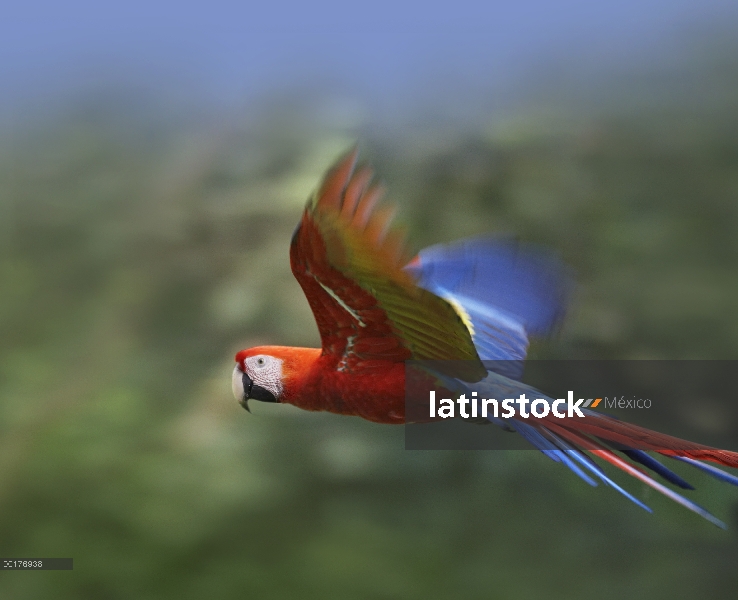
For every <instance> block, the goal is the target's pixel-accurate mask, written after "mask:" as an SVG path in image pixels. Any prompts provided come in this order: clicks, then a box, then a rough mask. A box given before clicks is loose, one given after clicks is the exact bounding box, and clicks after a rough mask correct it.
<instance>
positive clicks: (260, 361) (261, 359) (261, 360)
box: [256, 356, 266, 367]
mask: <svg viewBox="0 0 738 600" xmlns="http://www.w3.org/2000/svg"><path fill="white" fill-rule="evenodd" d="M265 364H266V360H264V357H263V356H260V357H259V358H257V359H256V366H257V367H263V366H264V365H265Z"/></svg>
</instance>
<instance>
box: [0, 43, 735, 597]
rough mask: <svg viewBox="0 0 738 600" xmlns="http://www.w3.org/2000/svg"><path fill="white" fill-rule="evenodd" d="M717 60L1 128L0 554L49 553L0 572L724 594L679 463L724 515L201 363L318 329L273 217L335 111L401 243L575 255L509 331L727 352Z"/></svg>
mask: <svg viewBox="0 0 738 600" xmlns="http://www.w3.org/2000/svg"><path fill="white" fill-rule="evenodd" d="M735 56H736V53H735V52H733V51H732V50H730V51H728V50H725V49H722V50H720V49H717V50H714V49H713V51H711V52H708V53H703V54H699V55H695V56H694V57H692V58H691V59H690V61H688V62H687V63H686V64H681V65H680V66H679V68H678V69H671V70H670V69H665V68H664V69H662V70H658V71H657V72H655V73H654V72H653V71H648V72H646V73H642V74H641V75H632V74H631V75H624V74H619V75H618V74H611V75H609V76H608V78H606V79H607V80H605V81H601V82H599V83H598V86H597V90H598V94H599V95H598V96H597V97H594V98H590V99H584V98H582V97H579V98H577V99H576V101H575V100H574V99H573V98H572V97H570V96H568V95H567V93H566V91H565V90H566V85H564V84H562V85H553V84H540V85H538V86H534V88H533V89H530V90H529V91H528V94H527V96H524V97H522V99H521V101H520V102H519V103H518V104H515V105H514V106H513V107H512V108H510V109H508V110H507V111H505V112H504V113H503V114H500V113H495V115H494V116H491V115H488V114H487V113H485V111H483V110H481V111H479V112H478V113H475V114H473V115H465V116H464V117H463V118H451V117H443V118H442V117H439V116H438V115H433V114H418V115H416V118H414V119H405V120H402V121H401V122H399V123H398V122H392V121H382V120H381V119H378V118H377V117H376V115H373V114H372V113H371V111H363V110H362V107H361V105H353V104H336V103H333V104H331V102H332V101H331V100H330V99H328V98H326V97H323V96H321V95H319V94H318V95H316V94H314V93H313V92H312V90H311V89H302V88H299V87H297V88H295V89H292V90H290V91H289V93H283V94H276V95H275V96H273V97H265V98H263V99H262V101H261V102H258V103H251V104H249V105H247V106H243V107H241V108H239V109H232V110H230V111H228V112H226V113H224V112H218V113H209V112H208V111H197V110H194V109H193V110H192V111H189V109H186V108H183V107H182V106H177V107H175V108H172V106H170V105H169V104H167V102H166V101H160V100H159V99H157V98H156V97H153V96H151V95H149V96H147V95H146V94H143V93H142V94H137V93H129V92H124V91H123V90H120V89H116V88H111V89H108V90H107V91H105V92H104V93H103V92H100V93H92V92H88V93H84V94H80V95H78V96H75V97H74V98H72V99H71V100H69V101H68V102H67V103H65V104H64V105H63V106H57V107H56V108H55V110H53V111H46V112H41V113H39V114H34V115H32V118H31V117H29V118H25V119H19V120H17V121H14V122H13V123H11V124H9V125H7V126H6V127H5V129H4V130H3V136H2V140H1V141H0V181H2V185H1V186H0V342H1V343H0V399H1V400H0V555H2V556H45V557H54V556H58V557H73V558H74V561H75V569H74V571H71V572H12V573H10V572H3V573H0V598H2V599H16V598H18V599H21V598H22V599H25V598H70V599H71V598H85V599H86V598H110V599H118V598H140V599H146V598H180V599H189V598H206V597H209V598H259V599H261V598H264V599H269V598H305V599H308V598H320V599H322V598H372V599H373V598H387V599H390V598H406V599H415V598H417V599H421V598H422V599H435V598H438V599H446V598H449V599H450V598H454V599H455V598H562V599H563V598H566V599H574V598H583V599H584V598H586V599H591V598H603V599H606V598H612V599H622V598H648V599H657V598H735V595H736V589H737V588H736V585H737V584H738V491H737V490H735V489H729V487H728V486H721V485H719V484H717V483H716V482H714V481H712V480H710V479H708V478H707V477H705V476H701V475H700V474H695V475H691V477H690V480H691V481H693V483H695V484H696V485H697V487H698V490H697V491H696V492H694V493H691V495H690V496H691V497H693V498H694V499H696V500H697V501H698V502H700V503H702V504H704V505H707V506H708V507H709V508H711V509H712V510H714V512H715V513H716V514H717V515H718V516H719V517H721V518H723V519H724V520H726V522H728V523H729V524H730V529H729V531H728V532H723V531H720V530H717V529H716V528H714V527H712V526H711V525H710V524H708V523H707V522H704V521H702V520H701V519H699V518H698V517H696V516H694V515H693V514H691V513H688V512H687V511H685V510H683V509H681V508H679V507H677V506H674V505H672V504H671V503H669V502H668V501H667V500H665V499H663V498H661V497H656V495H655V494H653V493H650V492H649V490H647V489H645V488H643V487H642V486H641V484H639V483H637V482H634V481H626V482H625V483H624V485H625V486H626V487H627V488H628V489H629V490H631V491H634V492H635V493H636V494H637V495H638V496H639V497H641V498H643V499H645V500H646V501H647V502H648V503H649V504H651V506H652V507H653V508H654V509H655V514H654V515H649V514H646V513H645V512H643V511H642V510H640V509H638V508H637V507H636V506H634V505H632V504H630V503H629V502H627V501H626V500H624V499H623V498H621V497H620V496H619V495H618V494H617V493H615V492H614V491H612V490H608V489H604V488H597V489H591V488H589V487H588V486H586V485H585V484H584V483H583V482H581V481H580V480H578V479H577V478H576V477H574V476H573V475H571V474H570V473H569V472H568V471H566V470H565V469H563V468H562V467H560V466H559V465H555V464H554V463H551V462H550V461H548V460H547V459H546V458H545V457H543V456H542V455H540V454H538V453H535V452H516V453H504V452H409V451H405V450H404V449H403V443H404V442H403V430H402V428H401V427H388V426H379V425H375V424H372V423H367V422H363V421H360V420H358V419H353V418H344V417H337V416H331V415H323V414H308V413H304V412H300V411H298V410H293V409H292V408H291V407H285V406H266V405H259V404H257V405H255V406H254V414H253V415H248V414H247V413H246V412H245V411H244V410H243V409H242V408H240V407H239V406H238V404H237V403H236V402H235V401H234V399H233V397H232V395H231V391H230V371H231V368H232V357H233V354H234V353H235V352H236V351H237V350H239V349H241V348H243V347H248V346H251V345H254V344H258V343H276V344H286V345H317V344H318V336H317V330H316V327H315V325H314V323H313V320H312V315H311V313H310V311H309V308H308V306H307V303H306V301H305V299H304V297H303V295H302V293H301V290H300V288H299V287H298V285H297V283H296V282H295V281H294V279H293V278H292V275H291V273H290V270H289V262H288V245H289V240H290V236H291V233H292V230H293V228H294V227H295V225H296V223H297V221H298V218H299V216H300V213H301V210H302V206H303V203H304V201H305V200H306V198H307V196H308V194H309V192H310V191H311V190H312V188H313V187H314V186H316V185H317V183H318V181H319V179H320V177H321V175H322V173H323V171H324V170H325V169H326V168H327V167H328V166H329V165H330V163H331V162H332V161H333V160H334V159H335V158H336V156H337V155H338V154H339V153H340V152H342V151H343V150H345V149H346V148H347V147H348V146H349V145H350V144H352V143H353V142H354V141H356V140H357V139H358V140H360V141H361V144H362V151H363V156H364V157H365V158H367V159H368V160H370V161H371V162H372V163H373V164H374V165H375V167H376V168H377V171H378V172H379V174H380V175H381V177H382V178H383V179H384V181H385V182H386V183H387V184H388V186H389V189H390V198H391V200H392V201H394V202H396V203H397V204H398V206H399V220H400V222H401V224H403V225H404V226H405V227H407V229H408V235H409V240H410V245H411V247H412V248H413V249H414V250H417V249H419V248H421V247H423V246H424V245H428V244H431V243H436V242H442V241H450V240H453V239H457V238H459V237H463V236H468V235H472V234H478V233H481V232H498V233H503V234H516V235H519V236H520V237H521V238H522V239H523V240H526V241H529V242H535V243H539V244H544V245H546V246H549V247H551V248H554V249H555V250H556V251H557V252H559V253H560V254H561V255H562V256H563V257H564V259H565V260H566V261H567V262H569V263H570V264H571V265H572V266H573V267H574V268H575V270H576V272H577V274H578V280H579V287H578V289H577V294H576V297H575V301H574V303H573V306H572V309H571V312H570V315H569V317H568V319H567V321H566V323H565V326H564V327H563V330H562V331H561V333H560V335H558V336H557V337H556V338H555V339H553V340H549V341H547V342H546V343H538V344H536V345H535V346H534V347H533V349H532V355H533V356H534V357H556V358H558V357H569V358H738V277H736V268H737V267H738V240H737V234H738V117H737V116H736V115H738V112H737V110H738V61H736V60H735ZM339 117H340V118H339ZM733 425H735V424H733ZM490 434H491V435H500V434H499V433H495V432H490ZM679 466H680V465H677V470H679V471H680V472H683V470H682V469H678V467H679ZM618 480H619V481H622V478H620V479H618Z"/></svg>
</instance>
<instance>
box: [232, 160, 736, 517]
mask: <svg viewBox="0 0 738 600" xmlns="http://www.w3.org/2000/svg"><path fill="white" fill-rule="evenodd" d="M356 158H357V152H356V150H353V151H352V152H350V153H349V154H348V155H346V156H345V157H344V158H342V159H341V160H340V161H339V162H338V163H337V164H336V165H335V166H334V167H333V168H332V169H331V170H330V171H329V172H328V173H327V175H326V177H325V179H324V181H323V183H322V185H321V186H320V188H319V189H318V191H317V192H316V193H315V194H314V195H313V196H312V197H311V199H310V200H309V201H308V204H307V207H306V209H305V212H304V213H303V216H302V219H301V221H300V223H299V225H298V227H297V229H296V231H295V234H294V235H293V238H292V243H291V246H290V263H291V267H292V271H293V273H294V275H295V277H296V278H297V280H298V282H299V284H300V286H301V287H302V289H303V291H304V292H305V296H306V297H307V300H308V302H309V304H310V307H311V309H312V311H313V314H314V316H315V320H316V323H317V325H318V330H319V332H320V337H321V348H293V347H283V346H259V347H255V348H250V349H247V350H242V351H241V352H239V353H238V354H237V355H236V366H235V368H234V371H233V379H232V383H233V393H234V395H235V397H236V398H237V400H238V401H239V402H240V403H241V404H242V406H244V408H246V409H248V400H249V399H253V400H260V401H265V402H280V403H286V404H292V405H294V406H297V407H299V408H302V409H305V410H310V411H329V412H333V413H337V414H341V415H354V416H359V417H362V418H364V419H367V420H370V421H374V422H377V423H386V424H402V423H405V422H406V419H407V418H408V417H407V416H406V414H405V391H406V364H407V361H443V362H448V361H454V363H455V364H457V365H460V366H459V367H458V368H457V369H456V370H455V372H454V374H453V376H450V375H448V374H444V373H442V372H434V371H433V370H432V369H430V370H427V371H426V372H424V373H422V374H421V375H420V377H425V378H427V382H428V383H429V386H428V387H432V386H433V385H435V386H436V389H438V387H439V386H441V388H442V389H445V390H449V391H450V392H452V393H467V394H470V393H471V392H472V391H475V390H479V391H483V392H485V393H489V394H495V395H496V397H517V396H519V395H520V394H521V393H528V394H530V395H531V396H534V397H536V398H539V397H541V394H540V392H538V391H537V390H533V388H530V387H529V386H527V385H525V384H524V383H522V382H521V381H519V379H520V377H521V375H522V369H523V361H524V360H525V357H526V353H527V349H528V336H529V335H546V334H549V333H551V332H552V331H553V330H554V329H555V328H556V327H557V325H558V324H559V323H560V321H561V318H562V316H563V314H564V310H565V307H566V303H567V298H568V296H569V292H570V289H571V284H570V281H571V278H570V277H569V274H568V271H567V269H566V268H565V267H564V266H563V265H562V264H561V263H560V262H559V261H557V260H555V259H553V258H552V257H551V256H550V255H549V254H547V253H544V252H540V251H536V250H534V249H522V248H520V247H519V246H518V245H516V244H515V243H513V242H511V241H498V240H492V239H489V238H477V239H472V240H466V241H462V242H458V243H455V244H451V245H446V246H433V247H431V248H428V249H426V250H423V251H421V252H420V253H419V254H418V256H416V257H415V258H414V259H412V260H411V261H409V262H406V261H405V260H404V249H403V243H402V239H401V237H400V235H399V234H398V232H397V231H396V230H394V229H392V228H391V227H390V223H391V217H392V211H390V210H388V209H387V208H386V207H381V206H378V201H379V200H380V198H381V195H382V189H381V187H380V186H378V185H375V184H372V172H371V170H370V169H368V168H367V167H363V168H359V169H356V168H355V167H356ZM483 361H485V362H483ZM584 412H585V414H586V416H585V418H577V417H575V418H567V419H560V418H554V417H553V416H550V415H549V416H548V417H546V418H543V419H534V420H533V421H531V420H525V421H524V420H523V419H519V418H518V419H516V418H512V419H504V420H503V419H498V418H495V417H489V421H492V422H493V423H496V424H497V425H500V426H501V427H503V428H504V429H508V430H513V431H516V432H517V433H519V434H520V435H522V436H523V437H524V438H525V439H526V440H527V441H528V442H530V443H531V444H532V445H533V446H534V447H535V448H537V449H539V450H540V451H541V452H542V453H543V454H544V455H546V456H547V457H549V458H551V459H552V460H554V461H556V462H559V463H562V464H563V465H565V466H566V467H568V468H569V469H570V470H571V471H572V472H574V473H575V474H576V475H577V476H579V477H580V478H581V479H583V480H584V481H586V482H587V483H589V484H590V485H597V482H598V481H599V482H602V483H604V484H606V485H608V486H611V487H613V488H614V489H616V490H617V491H619V492H620V493H622V494H623V495H624V496H626V497H627V498H629V499H630V500H632V501H633V502H634V503H636V504H637V505H639V506H641V507H642V508H644V509H646V510H649V511H650V509H649V508H648V507H647V506H646V505H645V504H643V503H642V502H641V501H640V500H638V499H637V498H635V497H634V496H632V495H631V494H630V493H629V492H627V491H626V490H624V489H623V488H622V487H620V486H619V485H618V484H616V483H615V482H614V481H613V480H612V479H611V478H610V477H609V476H608V475H607V474H606V473H605V471H604V470H603V469H602V468H601V467H600V466H599V465H598V464H597V463H595V462H594V460H592V458H591V456H595V457H597V458H599V459H601V460H604V461H605V462H608V463H610V464H611V465H614V466H615V467H617V468H619V469H620V470H622V471H624V472H626V473H627V474H628V475H631V476H632V477H634V478H636V479H638V480H640V481H642V482H643V483H645V484H647V485H649V486H650V487H652V488H653V489H655V490H657V491H659V492H660V493H662V494H664V495H665V496H667V497H669V498H671V499H672V500H674V501H676V502H678V503H680V504H682V505H683V506H685V507H686V508H688V509H690V510H692V511H694V512H695V513H697V514H699V515H700V516H702V517H704V518H706V519H708V520H709V521H711V522H712V523H714V524H716V525H718V526H720V527H724V526H725V525H724V524H723V523H722V522H721V521H720V520H719V519H717V518H716V517H714V516H713V515H712V514H710V513H709V512H708V511H706V510H705V509H703V508H702V507H700V506H698V505H697V504H695V503H693V502H692V501H690V500H688V499H687V498H685V497H684V496H682V495H680V494H678V493H677V492H675V491H674V490H672V489H671V488H669V487H667V486H665V485H663V484H662V483H660V482H658V481H656V480H655V479H653V478H652V477H651V476H650V475H648V474H647V473H646V472H645V471H644V470H643V469H642V468H641V467H645V468H647V469H649V470H650V471H652V472H654V473H656V474H657V475H658V476H660V477H661V478H662V479H664V480H666V481H667V482H669V483H672V484H673V485H676V486H678V487H681V488H684V489H692V486H690V485H689V484H688V483H687V482H686V481H684V480H683V479H682V478H681V477H679V476H678V475H677V474H676V473H674V472H672V471H671V470H670V469H668V468H667V467H666V466H664V465H663V464H662V463H661V462H659V461H657V460H656V459H655V458H653V457H652V456H651V455H650V454H648V453H647V451H653V452H656V453H658V454H660V455H663V456H667V457H670V458H674V459H677V460H680V461H682V462H687V463H689V464H691V465H692V466H694V467H696V468H698V469H700V470H702V471H703V472H706V473H708V474H709V475H712V476H713V477H716V478H718V479H720V480H722V481H724V482H727V483H731V484H733V485H738V478H736V477H735V476H733V475H731V474H729V473H726V472H724V471H722V470H720V469H718V468H717V467H714V466H712V465H709V464H706V463H703V462H701V461H703V460H706V461H710V462H713V463H717V464H720V465H724V466H729V467H738V453H736V452H730V451H727V450H719V449H716V448H710V447H707V446H703V445H700V444H696V443H691V442H686V441H684V440H679V439H677V438H673V437H670V436H668V435H664V434H661V433H658V432H655V431H651V430H648V429H644V428H642V427H639V426H636V425H632V424H629V423H626V422H623V421H619V420H617V419H615V418H613V417H610V416H608V415H605V414H601V413H597V412H594V411H591V410H586V409H585V411H584ZM411 418H412V419H413V420H415V418H414V416H413V417H411ZM419 420H422V419H419ZM626 459H629V460H626ZM634 463H636V464H634Z"/></svg>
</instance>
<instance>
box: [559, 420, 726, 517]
mask: <svg viewBox="0 0 738 600" xmlns="http://www.w3.org/2000/svg"><path fill="white" fill-rule="evenodd" d="M546 427H551V428H553V429H554V431H555V432H556V433H558V434H559V435H561V436H562V437H564V438H565V439H567V440H569V441H570V442H573V443H575V444H578V445H581V446H584V447H586V448H587V450H589V452H591V453H592V454H594V455H595V456H598V457H600V458H602V459H603V460H606V461H607V462H609V463H610V464H612V465H614V466H616V467H618V468H619V469H620V470H622V471H624V472H625V473H627V474H628V475H630V476H632V477H635V478H636V479H638V480H640V481H642V482H643V483H645V484H646V485H648V486H649V487H651V488H653V489H655V490H656V491H657V492H659V493H661V494H663V495H664V496H666V497H667V498H669V499H671V500H673V501H674V502H676V503H678V504H681V505H682V506H684V507H685V508H687V509H689V510H691V511H692V512H694V513H696V514H698V515H700V516H701V517H703V518H705V519H707V520H708V521H710V522H711V523H713V524H714V525H717V526H718V527H720V528H721V529H727V525H725V523H723V522H722V521H721V520H720V519H718V518H717V517H716V516H714V515H713V514H712V513H710V512H709V511H708V510H706V509H704V508H703V507H701V506H700V505H699V504H697V503H695V502H692V501H691V500H689V499H687V498H685V497H684V496H682V495H681V494H678V493H677V492H675V491H674V490H671V489H669V488H668V487H666V486H665V485H663V484H661V483H659V482H658V481H656V480H654V479H652V478H651V477H649V476H648V475H647V474H646V473H644V472H643V471H641V470H640V469H637V468H636V467H634V466H633V465H631V464H629V463H627V462H626V461H624V460H623V459H622V458H620V457H619V456H617V455H616V454H615V453H614V452H613V451H612V450H610V449H609V448H607V447H605V446H604V445H602V444H601V443H599V442H597V441H595V440H592V439H591V438H586V437H583V436H582V435H580V434H578V433H575V432H573V431H571V430H570V429H566V428H564V427H560V426H558V425H553V424H547V425H546ZM695 462H697V461H695ZM698 464H701V463H698ZM703 466H704V465H703ZM717 470H719V469H717Z"/></svg>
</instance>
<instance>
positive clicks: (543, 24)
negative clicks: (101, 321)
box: [0, 0, 738, 99]
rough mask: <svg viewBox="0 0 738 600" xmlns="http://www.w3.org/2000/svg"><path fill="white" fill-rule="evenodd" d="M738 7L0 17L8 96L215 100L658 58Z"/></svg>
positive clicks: (81, 5)
mask: <svg viewBox="0 0 738 600" xmlns="http://www.w3.org/2000/svg"><path fill="white" fill-rule="evenodd" d="M736 15H738V2H735V0H702V1H695V0H620V1H611V0H600V1H596V0H590V1H586V2H585V1H582V0H560V1H554V0H549V1H541V0H537V1H536V0H520V1H505V2H486V3H483V2H467V1H460V2H449V1H447V2H445V3H442V4H436V5H434V4H432V3H424V4H421V3H419V2H400V3H392V2H385V1H384V0H382V1H373V2H370V3H355V2H354V3H349V2H315V3H310V2H304V3H296V2H280V3H266V2H252V3H248V2H241V3H235V2H223V1H215V2H209V3H205V2H190V3H186V4H181V3H175V2H162V1H159V2H143V1H141V0H130V1H129V2H125V3H117V4H109V3H104V2H81V1H71V2H67V3H62V2H49V1H48V0H47V1H40V2H28V3H20V2H15V3H13V5H11V6H9V7H8V6H6V7H5V8H4V14H3V15H2V18H1V19H0V57H2V59H1V60H0V80H2V81H4V82H6V85H4V87H5V89H6V90H7V91H8V93H6V94H4V96H5V97H6V98H17V97H28V95H43V96H46V97H52V98H53V96H54V94H56V93H58V92H60V91H64V90H70V89H74V88H75V87H90V86H93V87H94V86H95V85H96V83H98V82H103V83H110V82H113V83H114V82H116V81H117V80H121V81H130V80H132V79H140V80H141V81H149V82H153V83H154V84H155V83H156V82H171V83H173V84H176V85H185V86H187V85H192V86H196V87H197V88H198V89H199V90H200V92H201V93H202V94H203V95H204V96H205V97H210V98H212V99H219V98H239V97H243V96H248V95H251V94H260V93H263V92H264V91H269V90H270V89H272V88H275V87H279V86H283V85H286V84H289V83H290V82H293V81H306V82H307V81H311V80H318V79H324V80H326V81H334V82H340V83H342V84H344V85H345V86H347V87H348V88H351V89H355V90H358V91H359V93H364V92H366V93H374V94H378V95H385V94H390V95H391V94H398V93H402V92H404V91H407V90H408V89H410V88H413V87H414V88H415V89H418V88H420V89H422V88H423V86H427V87H429V88H435V89H437V90H440V91H443V90H444V89H446V90H448V88H449V87H453V86H454V85H457V83H458V82H459V81H468V82H476V83H478V84H479V85H482V86H483V85H487V84H491V82H497V83H498V84H503V85H504V83H505V82H506V81H509V80H510V79H511V78H515V77H518V76H519V75H520V73H524V72H526V70H528V69H531V68H532V67H536V66H540V65H542V64H543V65H545V64H549V63H551V62H552V61H553V62H555V61H559V62H562V63H564V64H569V65H572V68H574V69H576V68H590V69H591V68H597V66H598V65H599V64H606V63H614V64H618V63H631V64H638V63H639V62H647V61H650V60H660V59H662V58H664V57H665V56H666V55H668V54H669V53H670V52H673V51H674V49H675V48H677V49H678V42H677V43H676V46H675V40H677V41H678V39H679V36H680V35H684V32H685V31H689V30H690V29H694V28H695V27H698V26H701V24H704V25H705V26H709V25H710V24H715V23H720V22H725V20H726V19H735V18H736Z"/></svg>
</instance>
